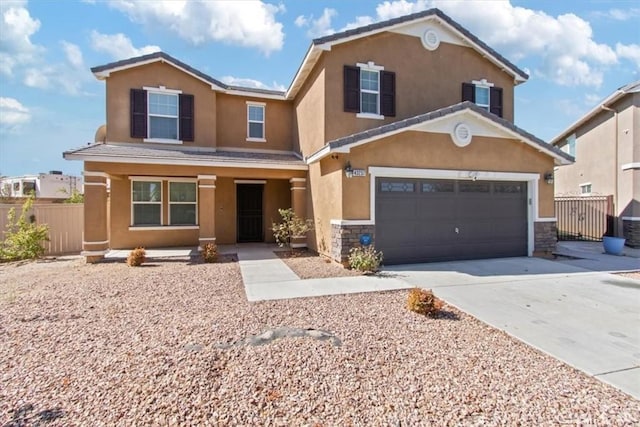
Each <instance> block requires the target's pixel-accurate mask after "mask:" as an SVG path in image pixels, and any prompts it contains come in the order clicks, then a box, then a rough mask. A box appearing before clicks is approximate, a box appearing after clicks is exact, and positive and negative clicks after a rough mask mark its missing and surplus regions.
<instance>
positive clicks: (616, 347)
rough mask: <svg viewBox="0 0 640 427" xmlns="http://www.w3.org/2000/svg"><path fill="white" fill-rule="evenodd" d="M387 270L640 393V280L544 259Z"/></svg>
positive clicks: (491, 323) (463, 263)
mask: <svg viewBox="0 0 640 427" xmlns="http://www.w3.org/2000/svg"><path fill="white" fill-rule="evenodd" d="M639 267H640V264H639ZM385 271H386V272H387V273H390V274H395V275H397V276H396V277H397V278H401V279H403V280H406V281H407V282H408V283H410V284H412V285H415V286H420V287H423V288H431V289H433V290H434V293H435V294H436V295H437V296H439V297H440V298H443V299H444V300H445V301H447V302H448V303H449V304H452V305H454V306H456V307H458V308H459V309H461V310H463V311H465V312H467V313H469V314H471V315H473V316H475V317H476V318H478V319H480V320H482V321H483V322H486V323H488V324H490V325H492V326H494V327H496V328H498V329H501V330H504V331H506V332H507V333H509V334H511V335H513V336H514V337H516V338H518V339H520V340H522V341H524V342H525V343H527V344H529V345H531V346H533V347H536V348H538V349H539V350H541V351H543V352H545V353H548V354H550V355H551V356H553V357H555V358H557V359H560V360H562V361H564V362H565V363H567V364H569V365H571V366H573V367H575V368H577V369H580V370H582V371H584V372H586V373H587V374H589V375H592V376H594V377H596V378H598V379H600V380H602V381H604V382H606V383H609V384H611V385H613V386H614V387H617V388H619V389H621V390H623V391H625V392H626V393H628V394H630V395H632V396H634V397H635V398H637V399H640V280H634V279H630V278H625V277H622V276H619V275H613V274H609V273H603V272H595V271H590V270H587V269H585V268H582V267H578V266H575V265H571V264H570V263H569V264H567V263H562V262H558V261H549V260H544V259H539V258H506V259H496V260H479V261H460V262H447V263H432V264H416V265H401V266H392V267H388V268H385Z"/></svg>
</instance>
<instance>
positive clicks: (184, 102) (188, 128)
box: [179, 94, 194, 141]
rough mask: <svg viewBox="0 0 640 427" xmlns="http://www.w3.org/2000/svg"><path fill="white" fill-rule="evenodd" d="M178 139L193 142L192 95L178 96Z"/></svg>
mask: <svg viewBox="0 0 640 427" xmlns="http://www.w3.org/2000/svg"><path fill="white" fill-rule="evenodd" d="M179 98H180V139H181V140H182V141H193V140H194V117H193V109H194V108H193V95H185V94H180V96H179Z"/></svg>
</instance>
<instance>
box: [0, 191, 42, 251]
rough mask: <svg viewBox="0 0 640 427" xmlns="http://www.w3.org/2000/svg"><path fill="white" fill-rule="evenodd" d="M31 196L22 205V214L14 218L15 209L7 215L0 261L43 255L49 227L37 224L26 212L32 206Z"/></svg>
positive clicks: (32, 216)
mask: <svg viewBox="0 0 640 427" xmlns="http://www.w3.org/2000/svg"><path fill="white" fill-rule="evenodd" d="M33 199H34V197H33V195H31V196H29V197H28V198H27V200H26V201H25V202H24V204H23V205H22V213H21V214H20V216H19V217H17V218H16V209H15V208H11V209H10V210H9V213H8V214H7V229H6V231H5V232H4V240H3V241H2V243H0V260H1V261H18V260H24V259H35V258H40V257H41V256H42V255H44V250H45V249H44V242H46V241H48V240H49V226H48V225H47V224H37V223H36V221H35V216H34V215H29V217H28V218H27V212H28V211H29V210H30V209H31V207H32V206H33Z"/></svg>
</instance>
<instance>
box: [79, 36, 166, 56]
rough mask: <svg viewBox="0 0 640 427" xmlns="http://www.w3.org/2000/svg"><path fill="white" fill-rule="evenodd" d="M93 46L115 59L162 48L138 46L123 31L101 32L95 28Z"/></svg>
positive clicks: (139, 54) (92, 37) (92, 39)
mask: <svg viewBox="0 0 640 427" xmlns="http://www.w3.org/2000/svg"><path fill="white" fill-rule="evenodd" d="M91 47H92V48H93V49H94V50H96V51H98V52H105V53H108V54H109V55H110V56H111V57H112V58H113V59H126V58H133V57H135V56H142V55H146V54H148V53H153V52H158V51H160V50H161V49H160V47H159V46H154V45H147V46H143V47H141V48H137V47H134V46H133V43H131V40H130V39H129V38H128V37H127V36H125V35H124V34H122V33H118V34H101V33H99V32H97V31H95V30H94V31H92V32H91Z"/></svg>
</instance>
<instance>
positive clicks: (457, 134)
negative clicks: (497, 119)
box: [451, 123, 473, 147]
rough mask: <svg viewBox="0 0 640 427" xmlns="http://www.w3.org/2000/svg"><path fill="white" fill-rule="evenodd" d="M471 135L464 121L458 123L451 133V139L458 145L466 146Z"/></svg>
mask: <svg viewBox="0 0 640 427" xmlns="http://www.w3.org/2000/svg"><path fill="white" fill-rule="evenodd" d="M472 137H473V135H472V134H471V129H470V128H469V126H468V125H467V124H466V123H458V124H457V125H456V126H455V127H454V128H453V132H452V133H451V139H453V143H454V144H456V145H457V146H458V147H466V146H467V145H469V143H471V138H472Z"/></svg>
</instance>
